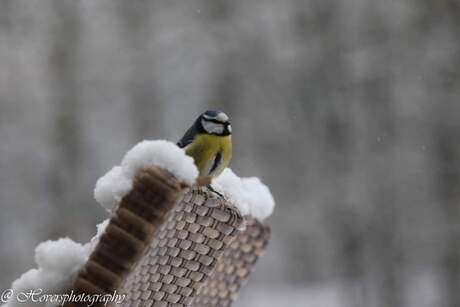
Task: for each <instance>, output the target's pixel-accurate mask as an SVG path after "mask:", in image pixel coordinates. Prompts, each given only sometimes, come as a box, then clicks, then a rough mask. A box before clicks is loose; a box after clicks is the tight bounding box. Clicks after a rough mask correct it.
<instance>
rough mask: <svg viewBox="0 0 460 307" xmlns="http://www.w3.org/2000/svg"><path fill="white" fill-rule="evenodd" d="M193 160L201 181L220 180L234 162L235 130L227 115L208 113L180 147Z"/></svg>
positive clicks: (214, 112) (191, 130)
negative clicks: (225, 170)
mask: <svg viewBox="0 0 460 307" xmlns="http://www.w3.org/2000/svg"><path fill="white" fill-rule="evenodd" d="M177 146H179V147H180V148H183V149H184V150H185V153H186V154H187V155H188V156H190V157H192V158H193V160H194V161H195V165H196V166H197V168H198V171H199V177H205V176H207V177H211V178H214V177H217V176H219V175H220V174H221V173H222V172H223V170H224V169H225V168H226V167H227V166H228V165H229V164H230V161H231V159H232V126H231V124H230V118H229V117H228V115H227V114H225V113H224V112H222V111H217V110H207V111H206V112H204V113H202V114H201V115H200V116H198V118H197V119H196V120H195V122H194V123H193V125H192V126H191V127H190V128H189V129H188V130H187V132H185V134H184V136H183V137H182V138H181V139H180V141H179V142H178V143H177Z"/></svg>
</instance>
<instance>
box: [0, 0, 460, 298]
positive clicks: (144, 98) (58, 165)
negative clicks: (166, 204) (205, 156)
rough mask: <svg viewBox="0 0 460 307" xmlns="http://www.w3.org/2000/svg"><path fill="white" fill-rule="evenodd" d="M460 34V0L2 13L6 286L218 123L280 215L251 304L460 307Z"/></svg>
mask: <svg viewBox="0 0 460 307" xmlns="http://www.w3.org/2000/svg"><path fill="white" fill-rule="evenodd" d="M459 33H460V2H459V1H458V0H436V1H432V0H399V1H376V0H375V1H372V0H350V1H339V0H335V1H333V0H263V1H262V0H232V1H228V0H187V1H184V0H183V1H178V0H170V1H148V0H134V1H122V0H111V1H109V0H55V1H51V0H0V144H1V145H0V204H1V209H2V211H1V214H0V246H1V248H0V271H1V273H2V274H0V289H6V288H8V287H9V284H10V282H11V281H13V280H14V279H16V278H17V277H18V276H19V275H20V274H21V273H23V272H24V271H26V270H28V269H29V268H31V267H33V266H34V259H33V250H34V248H35V246H36V245H37V244H38V243H39V242H42V241H45V240H48V239H57V238H59V237H63V236H69V237H71V238H72V239H74V240H76V241H79V242H87V241H89V239H90V238H91V237H92V236H93V235H94V232H95V225H96V223H98V222H100V221H102V220H103V219H104V218H105V217H106V212H105V211H104V210H103V208H102V207H100V206H99V205H97V204H96V202H95V201H94V199H93V197H92V194H93V193H92V190H93V187H94V184H95V182H96V180H97V178H99V177H100V176H101V175H102V174H104V173H105V172H106V171H107V170H108V169H109V168H110V167H111V166H112V165H115V164H117V163H118V162H119V161H120V159H121V158H122V156H123V155H124V153H125V152H126V151H127V150H128V149H129V148H131V147H132V146H133V145H134V144H135V143H137V142H138V141H140V140H142V139H159V138H165V139H170V140H178V139H179V138H180V137H181V136H182V134H183V133H184V131H185V129H186V128H187V127H188V126H189V125H190V124H191V123H192V121H193V119H194V117H195V116H197V115H198V114H199V113H200V112H202V111H203V110H205V109H207V108H219V109H222V110H224V111H225V112H227V113H228V114H229V115H230V116H231V118H232V126H233V130H234V160H233V162H232V165H231V166H232V168H233V170H234V171H235V172H236V173H237V174H238V175H241V176H254V175H256V176H259V177H261V179H262V180H263V181H264V182H265V183H267V184H268V185H269V186H270V187H271V189H272V192H273V194H274V196H275V198H276V200H277V208H276V211H275V213H274V215H273V216H272V217H271V218H270V223H271V224H272V226H273V240H272V242H271V245H270V247H269V251H268V253H267V255H266V257H265V258H263V259H262V261H261V262H260V263H259V266H258V267H257V271H256V272H255V274H253V275H252V276H251V280H250V282H249V284H248V285H247V287H246V288H245V289H244V290H243V293H242V295H241V299H240V300H239V301H238V303H237V304H235V306H236V307H249V306H251V307H252V306H254V307H257V306H263V307H271V306H273V307H279V306H282V305H285V304H286V302H289V306H291V307H297V306H302V307H304V306H305V307H388V306H391V307H406V306H407V307H412V306H414V307H458V306H460V291H458V290H459V289H460V40H459Z"/></svg>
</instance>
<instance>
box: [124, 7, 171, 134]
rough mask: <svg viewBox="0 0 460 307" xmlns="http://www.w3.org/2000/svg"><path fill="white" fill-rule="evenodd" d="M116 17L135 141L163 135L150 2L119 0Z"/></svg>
mask: <svg viewBox="0 0 460 307" xmlns="http://www.w3.org/2000/svg"><path fill="white" fill-rule="evenodd" d="M117 8H118V16H119V17H120V24H121V26H122V28H121V33H122V37H124V38H126V40H125V44H126V45H125V46H126V50H127V53H128V58H129V61H128V65H129V67H128V74H127V76H128V80H127V82H126V92H127V97H128V98H129V100H130V105H131V107H130V109H131V112H132V114H131V115H132V123H133V125H134V133H135V135H134V140H142V139H151V138H152V135H157V136H158V135H161V134H162V127H163V126H164V125H163V124H162V122H161V121H162V120H163V116H161V115H160V114H161V113H162V112H163V110H162V106H163V104H162V103H160V102H159V101H158V99H159V98H158V94H157V93H156V89H157V82H156V80H155V65H154V61H155V56H154V54H153V49H152V48H150V46H151V40H152V37H153V36H154V35H155V31H154V29H152V26H151V18H152V11H153V2H152V1H129V2H127V1H119V2H117Z"/></svg>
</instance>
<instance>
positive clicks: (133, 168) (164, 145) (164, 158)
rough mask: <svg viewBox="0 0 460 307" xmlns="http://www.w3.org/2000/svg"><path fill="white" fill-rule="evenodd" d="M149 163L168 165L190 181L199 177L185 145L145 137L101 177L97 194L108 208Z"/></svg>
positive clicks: (95, 196) (180, 176) (99, 199)
mask: <svg viewBox="0 0 460 307" xmlns="http://www.w3.org/2000/svg"><path fill="white" fill-rule="evenodd" d="M148 166H159V167H161V168H163V169H166V170H168V171H169V172H171V173H172V174H173V175H174V176H176V178H178V179H179V180H182V181H184V182H186V183H188V184H192V183H193V182H194V181H195V179H196V178H197V177H198V169H197V168H196V166H195V163H194V161H193V158H191V157H189V156H187V155H186V154H185V152H184V150H183V149H182V148H179V147H178V146H177V145H175V144H174V143H171V142H168V141H164V140H156V141H142V142H140V143H138V144H137V145H135V146H134V147H133V148H132V149H131V150H129V151H128V152H127V153H126V155H125V157H124V158H123V160H122V162H121V166H115V167H113V168H112V169H111V170H110V171H109V172H108V173H107V174H105V175H104V176H103V177H101V178H99V180H98V181H97V183H96V187H95V189H94V198H95V199H96V201H97V202H98V203H99V204H101V205H102V206H103V207H104V208H106V209H107V210H108V211H109V212H113V211H114V210H115V208H116V207H117V205H118V204H119V203H120V201H121V199H122V198H123V197H124V196H125V195H126V194H127V193H128V192H129V191H130V190H131V188H132V180H133V178H134V176H135V175H136V174H137V173H138V172H139V171H140V170H141V169H143V168H145V167H148Z"/></svg>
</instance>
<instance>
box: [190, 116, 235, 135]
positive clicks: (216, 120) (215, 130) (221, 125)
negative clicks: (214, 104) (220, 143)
mask: <svg viewBox="0 0 460 307" xmlns="http://www.w3.org/2000/svg"><path fill="white" fill-rule="evenodd" d="M197 122H198V124H199V125H200V128H202V129H200V130H202V131H203V132H205V133H208V134H214V135H222V136H225V135H230V134H232V126H231V125H230V118H229V117H228V115H227V114H225V113H224V112H222V111H216V110H208V111H206V112H204V113H203V114H201V116H200V117H199V118H198V121H197Z"/></svg>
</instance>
